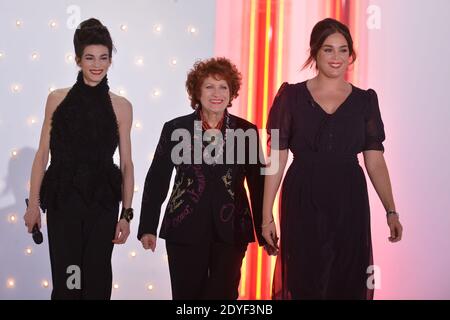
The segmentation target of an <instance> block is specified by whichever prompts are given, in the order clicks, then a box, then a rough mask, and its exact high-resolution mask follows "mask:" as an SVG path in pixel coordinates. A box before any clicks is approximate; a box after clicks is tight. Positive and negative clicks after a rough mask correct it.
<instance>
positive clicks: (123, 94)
mask: <svg viewBox="0 0 450 320" xmlns="http://www.w3.org/2000/svg"><path fill="white" fill-rule="evenodd" d="M118 91H119V95H120V96H122V97H125V96H126V95H127V92H126V90H125V89H119V90H118Z"/></svg>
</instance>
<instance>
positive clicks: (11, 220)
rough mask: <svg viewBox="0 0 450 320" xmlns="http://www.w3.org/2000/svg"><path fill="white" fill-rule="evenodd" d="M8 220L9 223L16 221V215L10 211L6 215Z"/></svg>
mask: <svg viewBox="0 0 450 320" xmlns="http://www.w3.org/2000/svg"><path fill="white" fill-rule="evenodd" d="M8 222H9V223H16V222H17V216H16V215H15V214H14V213H11V214H9V215H8Z"/></svg>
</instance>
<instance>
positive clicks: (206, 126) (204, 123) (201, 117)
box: [200, 110, 225, 131]
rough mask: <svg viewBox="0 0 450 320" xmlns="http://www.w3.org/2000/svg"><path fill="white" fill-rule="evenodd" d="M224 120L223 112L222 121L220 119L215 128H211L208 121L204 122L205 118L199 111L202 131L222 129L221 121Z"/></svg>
mask: <svg viewBox="0 0 450 320" xmlns="http://www.w3.org/2000/svg"><path fill="white" fill-rule="evenodd" d="M224 118H225V112H224V114H223V115H222V119H220V121H219V122H218V123H217V125H216V126H215V127H212V126H210V125H209V123H208V121H206V119H205V116H204V115H203V112H202V111H201V110H200V119H201V120H202V128H203V130H205V131H206V130H208V129H218V130H220V129H222V126H223V120H224Z"/></svg>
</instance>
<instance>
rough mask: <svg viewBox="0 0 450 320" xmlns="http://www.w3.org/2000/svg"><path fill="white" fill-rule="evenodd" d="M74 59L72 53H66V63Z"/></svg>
mask: <svg viewBox="0 0 450 320" xmlns="http://www.w3.org/2000/svg"><path fill="white" fill-rule="evenodd" d="M74 61H75V56H74V55H73V53H67V54H66V62H67V63H73V62H74Z"/></svg>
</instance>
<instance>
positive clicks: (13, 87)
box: [11, 83, 22, 93]
mask: <svg viewBox="0 0 450 320" xmlns="http://www.w3.org/2000/svg"><path fill="white" fill-rule="evenodd" d="M11 91H12V93H20V92H21V91H22V85H21V84H19V83H13V84H12V85H11Z"/></svg>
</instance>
